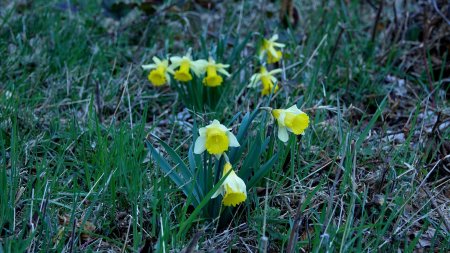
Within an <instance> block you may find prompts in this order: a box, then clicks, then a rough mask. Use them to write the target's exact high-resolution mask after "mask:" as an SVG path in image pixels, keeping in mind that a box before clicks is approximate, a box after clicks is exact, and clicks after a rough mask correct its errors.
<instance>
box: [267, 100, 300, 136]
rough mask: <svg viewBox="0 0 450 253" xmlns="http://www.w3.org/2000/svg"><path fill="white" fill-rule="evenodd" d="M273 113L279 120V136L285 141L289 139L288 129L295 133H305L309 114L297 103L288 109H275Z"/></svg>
mask: <svg viewBox="0 0 450 253" xmlns="http://www.w3.org/2000/svg"><path fill="white" fill-rule="evenodd" d="M272 115H273V117H274V118H275V119H276V120H277V122H278V138H279V139H280V140H281V141H283V142H287V141H288V139H289V135H288V131H289V132H291V133H294V134H295V135H299V134H304V133H305V129H306V128H308V125H309V117H308V115H307V114H306V113H304V112H302V111H301V110H300V109H298V108H297V106H296V105H293V106H291V107H289V108H288V109H274V110H272Z"/></svg>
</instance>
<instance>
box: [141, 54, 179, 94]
mask: <svg viewBox="0 0 450 253" xmlns="http://www.w3.org/2000/svg"><path fill="white" fill-rule="evenodd" d="M152 60H153V64H148V65H142V68H143V69H144V70H152V71H150V73H149V74H148V77H147V78H148V80H149V81H150V82H151V83H152V84H153V85H154V86H157V87H158V86H162V85H164V84H166V83H170V76H169V73H171V74H174V72H173V69H172V67H170V66H169V61H168V60H161V59H159V58H158V57H156V56H153V58H152Z"/></svg>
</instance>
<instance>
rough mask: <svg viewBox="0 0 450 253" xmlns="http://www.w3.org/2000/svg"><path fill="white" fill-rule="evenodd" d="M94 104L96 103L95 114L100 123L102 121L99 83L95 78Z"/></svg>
mask: <svg viewBox="0 0 450 253" xmlns="http://www.w3.org/2000/svg"><path fill="white" fill-rule="evenodd" d="M95 104H96V105H97V116H98V119H99V120H100V123H103V113H102V112H103V108H102V102H101V96H100V84H99V82H98V80H95Z"/></svg>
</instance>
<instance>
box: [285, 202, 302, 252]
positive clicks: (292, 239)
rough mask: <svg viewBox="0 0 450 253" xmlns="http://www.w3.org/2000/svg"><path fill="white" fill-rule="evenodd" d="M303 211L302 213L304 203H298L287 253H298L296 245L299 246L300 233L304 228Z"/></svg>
mask: <svg viewBox="0 0 450 253" xmlns="http://www.w3.org/2000/svg"><path fill="white" fill-rule="evenodd" d="M301 211H302V202H300V203H298V206H297V210H296V214H295V219H294V225H293V226H292V230H291V234H290V235H289V241H288V246H287V248H286V252H287V253H291V252H296V251H295V245H296V244H297V238H298V231H299V230H300V227H301V226H302V223H303V219H302V217H301V213H302V212H301Z"/></svg>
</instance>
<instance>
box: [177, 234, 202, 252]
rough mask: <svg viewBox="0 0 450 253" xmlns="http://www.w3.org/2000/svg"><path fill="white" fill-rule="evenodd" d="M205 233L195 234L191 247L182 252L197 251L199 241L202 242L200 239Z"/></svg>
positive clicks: (190, 243)
mask: <svg viewBox="0 0 450 253" xmlns="http://www.w3.org/2000/svg"><path fill="white" fill-rule="evenodd" d="M203 233H204V232H203V231H198V232H197V233H195V235H194V237H192V240H191V242H189V245H188V246H187V247H186V248H185V249H183V250H182V251H181V253H193V252H194V250H195V246H197V244H198V240H200V237H202V235H203Z"/></svg>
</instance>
